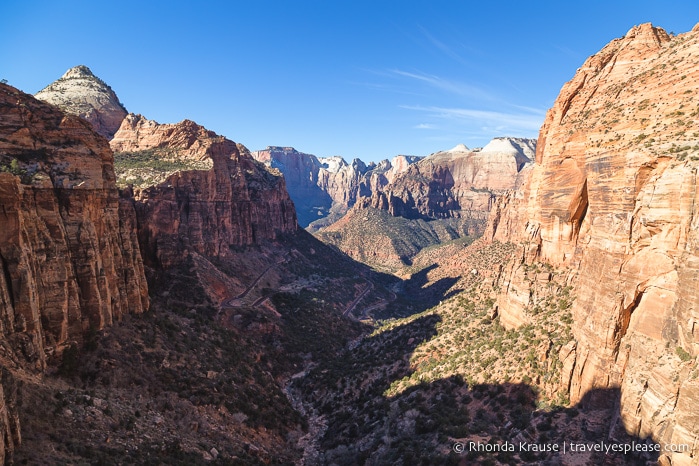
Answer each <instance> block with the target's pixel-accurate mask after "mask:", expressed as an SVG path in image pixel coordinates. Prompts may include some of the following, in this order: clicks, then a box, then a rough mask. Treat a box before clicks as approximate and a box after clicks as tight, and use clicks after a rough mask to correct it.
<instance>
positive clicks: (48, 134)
mask: <svg viewBox="0 0 699 466" xmlns="http://www.w3.org/2000/svg"><path fill="white" fill-rule="evenodd" d="M0 113H1V114H2V123H0V154H1V155H0V224H1V225H2V228H0V266H1V268H2V271H3V273H2V274H0V309H2V326H1V327H0V331H1V332H2V337H1V338H2V346H3V348H4V351H3V356H2V365H3V366H4V367H8V368H11V369H21V368H24V369H28V370H30V371H34V370H43V369H44V368H46V366H47V364H48V363H50V362H52V361H55V360H56V359H57V358H59V357H60V355H61V354H62V353H63V352H64V351H66V350H67V349H69V348H71V347H73V346H74V345H76V344H81V343H82V342H83V341H84V339H85V335H86V334H87V333H89V332H95V331H98V330H100V329H102V328H104V327H105V326H108V325H110V324H111V323H112V322H114V321H116V320H120V319H122V317H123V316H125V315H127V314H130V313H131V314H139V313H141V312H143V311H145V310H146V309H148V306H149V298H148V289H147V285H146V279H145V275H144V268H143V263H142V261H141V255H140V253H139V248H138V243H137V241H136V235H135V226H136V216H135V212H134V210H133V207H132V205H131V204H130V203H129V202H128V201H124V200H122V199H120V198H119V193H118V191H117V188H116V185H115V179H114V173H113V169H112V153H111V151H110V150H109V146H108V145H107V142H106V141H105V140H104V138H102V137H100V136H99V135H97V134H96V133H95V132H94V131H93V130H92V129H91V127H90V126H89V124H87V123H86V122H85V121H83V120H81V119H80V118H77V117H73V116H66V115H65V114H64V113H62V112H61V111H59V110H58V109H56V108H55V107H52V106H50V105H48V104H46V103H43V102H40V101H38V100H36V99H34V98H33V97H31V96H29V95H26V94H24V93H22V92H20V91H17V90H16V89H14V88H12V87H9V86H6V85H0ZM5 373H7V375H5ZM3 374H4V375H3V377H2V378H3V380H2V383H3V385H9V386H11V385H12V379H13V376H12V374H11V373H10V372H8V371H6V370H4V371H3ZM8 395H9V393H8V394H6V395H5V398H6V400H5V403H3V407H2V410H3V413H2V415H0V419H2V423H3V424H4V428H5V435H4V436H3V437H4V438H5V439H6V440H5V441H4V447H5V449H6V450H7V449H11V448H12V446H13V444H14V443H16V442H17V441H18V440H19V434H18V431H19V426H18V425H17V422H16V419H15V418H16V414H11V413H9V412H10V411H11V410H12V409H13V405H12V403H11V402H10V398H11V397H10V396H8ZM8 426H9V430H8ZM3 454H4V452H3Z"/></svg>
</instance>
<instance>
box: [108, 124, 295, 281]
mask: <svg viewBox="0 0 699 466" xmlns="http://www.w3.org/2000/svg"><path fill="white" fill-rule="evenodd" d="M111 146H112V149H113V150H114V151H115V153H116V157H117V158H119V160H122V161H123V162H124V163H128V161H129V159H130V158H132V159H133V158H138V157H139V155H143V154H144V153H148V154H151V156H152V158H153V159H154V160H153V163H152V165H154V166H156V167H160V166H163V164H164V163H165V162H167V161H170V162H172V160H176V161H178V162H179V163H184V164H192V163H202V164H204V166H202V167H198V169H197V167H190V166H188V165H184V166H180V165H167V164H166V165H165V169H164V173H163V174H162V178H163V181H162V182H158V183H155V184H154V185H152V186H149V187H144V188H142V189H136V190H135V192H134V199H135V208H136V212H137V216H138V224H139V230H138V234H139V238H140V242H141V249H142V252H143V254H144V258H145V259H146V260H147V262H148V263H150V264H153V265H158V266H163V267H167V266H169V265H172V264H174V263H176V262H180V261H181V260H182V259H183V258H184V257H185V256H186V255H187V254H188V253H189V252H196V253H198V254H201V255H204V256H207V257H219V258H221V257H226V256H227V255H230V254H231V247H237V246H250V245H255V244H261V243H264V242H266V241H269V240H274V239H276V238H277V237H278V235H279V234H283V233H291V232H295V231H296V229H297V223H296V214H295V210H294V205H293V202H292V201H291V199H290V198H289V195H288V194H287V191H286V187H285V183H284V179H283V178H282V177H281V176H280V175H279V173H278V172H275V171H271V170H268V169H267V168H265V167H264V166H263V165H262V164H261V163H259V162H256V161H255V160H254V159H253V158H252V157H251V156H250V154H249V152H248V151H247V149H245V148H244V147H242V146H239V145H237V144H236V143H234V142H233V141H230V140H228V139H226V138H224V137H223V136H219V135H217V134H215V133H214V132H212V131H209V130H207V129H206V128H204V127H202V126H199V125H197V124H196V123H194V122H192V121H189V120H184V121H182V122H180V123H177V124H159V123H157V122H154V121H152V120H146V119H145V118H143V117H142V116H140V115H129V116H128V117H127V118H125V119H124V121H123V123H122V125H121V127H120V128H119V131H117V133H116V134H115V135H114V138H113V139H112V141H111ZM241 149H242V150H241ZM207 167H210V168H207ZM193 168H194V169H193Z"/></svg>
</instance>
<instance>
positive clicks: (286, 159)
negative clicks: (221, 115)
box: [252, 146, 420, 229]
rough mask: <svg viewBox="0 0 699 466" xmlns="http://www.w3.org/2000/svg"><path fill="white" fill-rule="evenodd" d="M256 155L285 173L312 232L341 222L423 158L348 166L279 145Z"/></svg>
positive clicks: (357, 162)
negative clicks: (352, 210)
mask: <svg viewBox="0 0 699 466" xmlns="http://www.w3.org/2000/svg"><path fill="white" fill-rule="evenodd" d="M252 155H253V157H254V158H255V159H256V160H258V161H260V162H262V163H264V164H265V165H267V166H268V167H271V168H276V169H278V170H279V171H281V172H282V173H283V174H284V178H285V179H286V183H287V188H288V190H289V195H290V196H291V198H292V199H293V200H294V203H295V204H296V210H297V212H298V216H299V223H300V225H301V226H303V227H307V226H309V225H312V226H311V228H312V229H316V228H318V227H320V226H325V225H327V224H329V223H332V222H333V221H335V220H337V219H338V218H339V217H341V216H342V215H344V214H345V213H346V212H347V210H348V209H349V208H351V207H352V206H353V205H354V204H355V203H356V202H357V200H358V199H359V198H360V197H361V196H364V197H368V196H371V195H372V193H374V192H377V191H380V190H381V189H383V187H384V186H386V185H387V184H389V183H390V182H391V181H393V179H394V178H395V177H396V175H397V174H399V173H402V172H404V171H405V170H407V168H408V166H409V165H411V164H413V163H415V162H416V161H417V160H419V159H420V157H415V156H406V155H398V156H396V157H394V158H393V159H392V160H391V161H388V160H383V161H381V162H379V163H378V164H376V163H373V162H372V163H369V164H365V163H364V162H362V161H361V160H359V159H354V160H353V161H352V163H347V162H346V161H345V160H344V159H343V158H342V157H339V156H333V157H316V156H315V155H312V154H305V153H303V152H299V151H297V150H296V149H294V148H292V147H277V146H270V147H267V149H265V150H259V151H254V152H252ZM326 217H329V220H327V219H326ZM324 219H326V220H324Z"/></svg>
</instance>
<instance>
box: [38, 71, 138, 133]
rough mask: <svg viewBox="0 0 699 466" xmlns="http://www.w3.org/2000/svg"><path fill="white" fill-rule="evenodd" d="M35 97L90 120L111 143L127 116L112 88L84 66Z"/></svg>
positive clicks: (69, 73)
mask: <svg viewBox="0 0 699 466" xmlns="http://www.w3.org/2000/svg"><path fill="white" fill-rule="evenodd" d="M35 97H36V98H37V99H39V100H43V101H44V102H47V103H50V104H52V105H55V106H57V107H58V108H60V109H62V110H63V111H65V112H66V113H69V114H71V115H77V116H80V117H82V118H84V119H86V120H87V121H89V122H90V124H91V125H92V127H93V128H94V130H95V131H97V132H98V133H99V134H101V135H102V136H104V137H106V138H107V139H111V137H112V136H113V135H114V133H115V132H116V131H117V129H119V125H121V120H123V119H124V117H125V116H126V113H127V112H126V109H125V108H124V106H123V105H122V103H121V102H119V98H118V97H117V95H116V94H115V93H114V91H113V90H112V88H111V87H109V86H108V85H107V84H106V83H105V82H104V81H102V80H101V79H99V78H98V77H97V76H95V75H94V74H92V71H90V69H89V68H88V67H87V66H84V65H79V66H76V67H73V68H71V69H69V70H68V71H66V72H65V74H64V75H63V76H61V77H60V78H59V79H58V80H57V81H54V82H53V83H51V84H49V85H48V86H46V87H45V88H44V89H42V90H41V91H39V92H37V93H36V95H35Z"/></svg>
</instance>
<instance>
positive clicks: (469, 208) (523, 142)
mask: <svg viewBox="0 0 699 466" xmlns="http://www.w3.org/2000/svg"><path fill="white" fill-rule="evenodd" d="M534 151H535V142H534V141H533V140H529V139H519V138H496V139H493V140H492V141H491V142H490V143H489V144H488V145H486V146H485V147H484V148H482V149H480V150H473V151H471V150H469V149H468V148H467V147H466V146H464V145H463V144H459V145H458V146H456V147H454V148H453V149H451V150H448V151H443V152H437V153H435V154H432V155H430V156H428V157H426V158H424V159H422V160H420V161H419V162H417V163H415V164H412V165H411V166H410V167H408V169H407V170H406V171H405V172H404V173H401V174H400V175H398V176H396V177H395V178H394V180H393V181H392V183H391V184H390V185H388V186H386V187H384V188H383V189H382V190H381V191H377V192H375V193H373V195H372V197H371V198H369V199H364V200H362V205H364V206H371V207H374V208H377V209H381V210H387V211H388V212H389V213H390V214H391V215H393V216H400V217H405V218H412V219H416V218H423V219H435V218H454V217H456V218H459V217H467V218H472V219H474V220H480V221H481V223H483V226H484V225H485V220H486V218H487V216H488V212H489V211H490V209H491V207H492V205H493V202H494V201H495V198H496V196H497V195H499V194H503V193H505V192H506V191H508V190H512V189H514V188H515V187H516V186H517V184H518V179H519V178H518V174H519V172H520V171H521V170H522V169H523V168H524V167H525V166H527V164H529V163H530V162H531V159H530V156H531V157H533V155H534ZM480 232H482V227H481V231H480Z"/></svg>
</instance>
